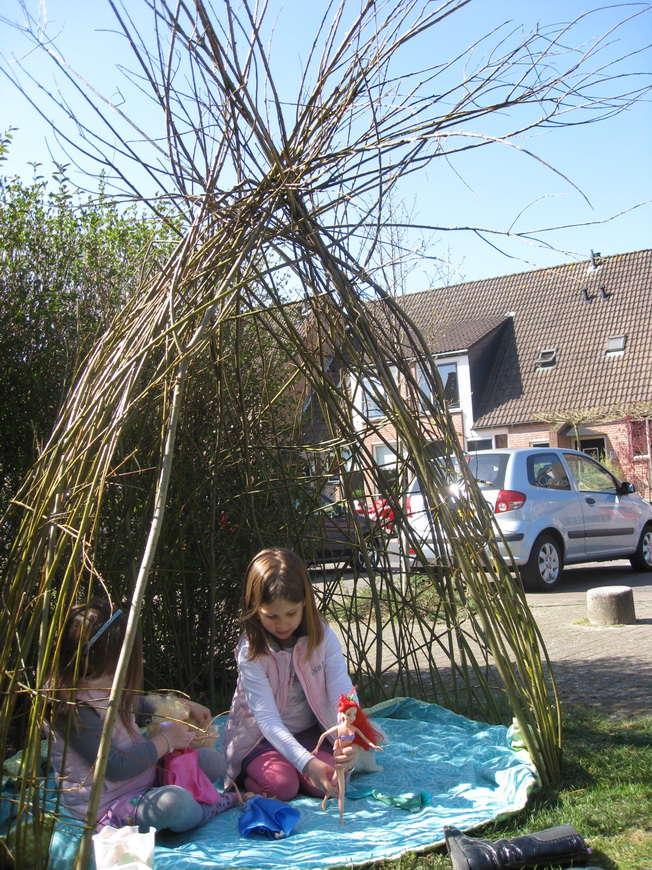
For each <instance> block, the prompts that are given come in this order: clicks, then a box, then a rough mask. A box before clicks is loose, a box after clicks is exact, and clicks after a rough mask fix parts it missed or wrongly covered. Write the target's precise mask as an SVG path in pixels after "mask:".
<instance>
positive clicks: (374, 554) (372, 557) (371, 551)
mask: <svg viewBox="0 0 652 870" xmlns="http://www.w3.org/2000/svg"><path fill="white" fill-rule="evenodd" d="M378 547H379V543H378V541H376V540H371V541H368V542H367V553H368V555H369V563H370V564H371V567H372V568H374V569H375V568H377V567H378V563H379V562H380V552H379V549H378ZM351 562H352V564H353V567H354V568H356V569H357V570H358V571H366V570H367V563H366V562H365V558H364V553H363V552H362V550H356V551H355V553H354V554H353V558H352V559H351Z"/></svg>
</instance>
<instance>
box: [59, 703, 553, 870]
mask: <svg viewBox="0 0 652 870" xmlns="http://www.w3.org/2000/svg"><path fill="white" fill-rule="evenodd" d="M366 712H367V714H368V715H370V716H371V717H372V718H373V719H374V721H375V722H376V723H377V724H378V725H380V726H381V727H382V729H383V731H384V732H385V734H386V735H387V737H388V739H389V743H388V745H386V746H385V751H384V752H383V753H382V754H380V753H379V754H378V755H377V762H378V764H379V765H380V766H381V767H382V771H381V772H379V773H371V774H365V775H362V774H355V773H354V774H353V775H352V776H351V777H350V779H349V782H348V784H347V797H346V800H345V807H344V825H343V826H342V825H340V823H339V811H338V806H337V800H332V801H330V802H329V804H328V806H327V808H326V810H322V809H321V801H320V800H318V799H316V798H309V797H301V798H298V799H296V800H294V801H292V802H291V806H292V807H295V808H296V809H297V810H298V811H299V813H300V817H299V820H298V822H297V823H296V825H295V826H294V827H293V829H292V832H291V834H290V836H289V837H287V838H286V839H273V838H271V839H270V838H268V837H256V836H247V837H243V836H242V835H241V834H240V832H239V830H238V822H239V820H240V818H241V815H242V810H241V809H239V808H237V807H236V808H234V809H232V810H228V811H227V812H225V813H222V814H221V815H219V816H216V817H215V818H213V819H211V820H210V821H208V822H207V823H206V824H204V825H202V826H201V827H199V828H195V829H194V830H193V831H189V832H187V833H184V834H170V833H166V832H162V833H160V834H159V835H158V836H157V845H156V849H155V865H156V870H185V868H189V870H190V868H192V870H201V868H204V870H220V868H238V867H241V868H248V870H267V868H269V870H276V868H278V867H283V866H286V867H292V868H295V870H326V868H330V867H336V866H342V865H349V866H351V865H356V864H364V863H366V862H369V861H379V860H384V859H395V858H398V857H399V856H400V855H402V854H404V853H406V852H412V851H419V850H423V849H427V848H431V847H434V846H436V845H439V844H441V843H443V842H444V834H443V828H444V825H454V826H455V827H457V828H462V829H464V830H469V829H472V828H476V827H478V826H480V825H483V824H485V823H487V822H489V821H492V820H495V819H499V818H502V817H504V816H507V815H509V814H512V813H515V812H518V811H519V810H521V809H522V808H523V807H524V806H525V804H526V802H527V799H528V795H529V794H530V792H531V791H532V790H533V789H534V788H535V787H536V785H537V776H536V772H535V770H534V768H533V766H532V764H531V763H530V761H529V759H528V758H527V756H526V755H525V754H524V753H523V752H522V750H521V749H519V748H518V747H517V745H516V744H515V741H514V740H513V735H512V729H510V728H507V727H505V726H503V725H487V724H486V723H483V722H476V721H473V720H471V719H467V718H465V717H464V716H460V715H458V714H456V713H452V712H451V711H450V710H446V709H444V708H443V707H440V706H438V705H436V704H426V703H423V702H421V701H417V700H414V699H412V698H397V699H394V700H391V701H385V702H383V703H381V704H377V705H376V706H375V707H371V708H369V709H367V711H366ZM218 785H219V784H218ZM76 840H77V832H76V830H75V828H74V826H72V827H71V822H70V820H69V819H65V818H64V819H61V820H60V821H59V822H58V823H57V826H56V828H55V832H54V835H53V837H52V842H51V846H50V854H51V864H50V867H51V870H71V868H72V865H73V860H74V854H75V850H76Z"/></svg>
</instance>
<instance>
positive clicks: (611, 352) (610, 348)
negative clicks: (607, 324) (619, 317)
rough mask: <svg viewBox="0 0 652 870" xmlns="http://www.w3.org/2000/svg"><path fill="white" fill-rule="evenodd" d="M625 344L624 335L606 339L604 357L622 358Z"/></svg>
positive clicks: (625, 337)
mask: <svg viewBox="0 0 652 870" xmlns="http://www.w3.org/2000/svg"><path fill="white" fill-rule="evenodd" d="M626 343H627V336H626V335H611V336H610V337H609V338H608V339H607V347H606V349H605V352H604V355H605V356H622V355H623V353H624V351H625V344H626Z"/></svg>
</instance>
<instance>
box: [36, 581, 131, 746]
mask: <svg viewBox="0 0 652 870" xmlns="http://www.w3.org/2000/svg"><path fill="white" fill-rule="evenodd" d="M126 630H127V614H126V613H119V614H117V615H116V608H114V607H113V606H112V605H111V603H110V601H108V600H107V599H105V598H90V599H89V600H88V601H87V602H84V603H83V604H75V605H74V606H73V607H71V608H70V613H69V614H68V617H67V619H66V622H65V624H64V627H63V631H62V632H61V637H60V639H59V655H58V657H57V666H56V670H55V672H54V673H53V674H52V675H51V677H50V680H49V683H50V690H51V692H52V696H53V701H54V704H53V717H54V719H55V721H56V717H57V716H60V715H62V714H63V713H64V712H69V713H71V714H72V716H73V721H74V713H75V700H76V694H77V689H78V688H79V685H80V683H97V682H98V681H99V680H101V679H102V677H105V678H106V686H104V685H103V684H102V685H101V688H106V689H107V692H108V691H109V690H110V689H111V684H112V681H113V675H114V673H115V669H116V667H117V665H118V659H119V657H120V651H121V650H122V643H123V641H124V636H125V632H126ZM142 683H143V645H142V640H141V636H140V632H137V634H136V639H135V641H134V646H133V649H132V651H131V658H130V659H129V666H128V668H127V675H126V678H125V684H124V688H123V692H122V698H121V700H120V708H119V714H120V719H121V720H122V722H123V723H124V725H125V727H126V728H127V729H128V730H129V731H133V718H132V716H131V713H132V712H133V710H134V699H135V697H136V695H137V694H138V693H139V692H140V691H141V690H142Z"/></svg>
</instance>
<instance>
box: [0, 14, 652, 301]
mask: <svg viewBox="0 0 652 870" xmlns="http://www.w3.org/2000/svg"><path fill="white" fill-rule="evenodd" d="M22 2H24V3H25V6H26V8H27V9H28V10H29V11H30V12H31V13H32V14H33V15H34V16H38V14H39V8H41V10H43V9H45V10H47V19H48V28H47V33H48V34H49V35H50V36H52V37H54V39H55V42H56V44H57V46H58V47H59V48H60V49H61V51H62V52H63V53H64V55H65V57H66V59H67V61H68V62H69V63H70V65H71V66H72V67H73V68H74V69H76V70H77V71H79V72H80V73H81V74H82V75H84V76H85V77H86V78H87V79H88V80H89V81H90V82H91V83H92V84H94V85H96V86H97V88H98V89H99V90H100V91H102V92H103V93H105V94H106V95H114V96H115V97H116V99H117V98H118V97H117V95H118V94H120V93H126V92H125V85H124V79H123V77H122V75H121V73H120V72H119V70H118V69H117V68H116V65H117V64H127V65H130V64H131V57H130V55H129V54H128V53H126V52H125V50H124V47H123V44H122V43H123V40H121V39H119V38H118V37H117V36H116V34H115V32H114V31H115V30H116V25H115V23H114V19H113V16H112V13H111V11H110V9H109V7H108V4H107V3H105V2H104V0H92V2H89V0H86V2H84V0H40V2H39V0H22ZM22 2H21V0H4V2H3V5H2V12H1V13H0V15H1V16H3V17H4V19H5V21H4V22H0V54H1V55H2V59H1V60H0V63H1V64H2V66H3V67H5V68H7V69H10V68H11V66H12V57H20V58H21V59H22V60H23V63H24V65H25V67H26V68H27V69H28V70H29V71H30V72H32V74H33V75H34V76H35V78H36V79H37V80H38V81H39V82H41V83H43V84H46V85H47V86H49V87H52V86H53V82H55V76H54V71H53V68H52V67H51V66H50V65H46V64H44V63H43V62H42V59H41V58H40V57H39V53H38V52H30V51H29V47H28V43H27V42H26V41H25V40H24V39H22V38H21V35H20V33H19V32H18V31H17V30H15V29H13V28H11V27H10V26H9V24H8V23H7V22H8V21H21V20H22V10H21V6H22ZM271 6H272V8H273V15H272V16H271V19H273V20H274V37H273V42H272V60H273V62H274V64H275V69H276V71H277V73H276V75H277V80H278V81H279V82H280V84H281V87H286V88H287V93H288V94H291V93H293V92H294V91H293V88H294V87H295V85H296V82H297V80H298V71H299V69H300V68H301V64H302V62H303V61H304V59H305V56H306V54H307V50H308V48H307V47H308V44H309V37H310V35H311V34H312V33H313V31H314V26H315V22H316V21H317V19H318V17H319V16H321V14H323V12H324V11H325V10H326V3H324V2H322V0H313V2H312V3H306V2H305V0H287V2H284V3H283V2H280V0H271ZM646 6H647V4H645V3H629V4H620V5H619V6H618V7H615V8H614V7H605V8H601V7H600V5H599V4H597V3H590V2H586V3H585V2H580V0H564V2H561V0H559V2H557V0H548V2H546V3H545V4H544V3H535V2H523V0H473V2H472V3H471V4H469V6H468V7H466V8H465V9H463V10H461V11H460V12H458V13H456V14H454V15H453V16H451V17H450V19H449V20H448V22H447V23H446V25H445V26H443V27H440V28H439V29H437V30H435V31H434V32H433V34H431V35H430V36H429V37H428V40H426V41H425V42H424V43H422V44H421V45H417V46H416V47H415V49H414V53H413V54H411V55H410V56H409V58H408V59H406V60H404V63H406V64H407V65H406V67H405V69H406V70H408V71H411V70H410V69H409V64H410V63H414V64H416V65H418V66H426V65H428V64H429V63H432V62H434V61H435V60H436V59H439V57H440V56H441V57H444V56H449V55H451V54H452V53H454V52H457V51H462V50H463V49H464V48H466V47H467V46H468V45H470V44H471V43H472V42H473V41H474V39H476V38H477V37H479V36H481V35H483V34H485V33H488V32H489V31H490V30H492V29H493V28H496V27H499V26H503V27H504V29H503V30H502V31H501V32H505V33H506V32H509V31H511V30H513V29H515V28H521V27H522V28H523V29H524V30H525V31H528V32H529V31H530V30H531V29H532V28H533V27H535V26H536V25H537V23H539V26H540V27H545V26H547V25H550V24H554V23H558V22H563V21H570V20H572V19H573V18H575V17H577V16H579V15H581V14H583V13H589V14H587V15H586V17H585V18H584V20H583V21H582V23H581V24H580V25H579V26H578V28H577V30H576V34H575V35H574V37H573V45H577V44H578V43H579V42H580V41H581V42H586V44H587V45H588V44H589V43H590V40H592V39H593V38H594V37H595V36H597V35H599V34H602V33H604V32H605V31H607V30H608V29H609V28H611V27H612V26H613V25H614V24H615V23H616V22H618V21H619V20H623V19H624V18H626V17H627V16H628V15H631V14H632V13H634V12H637V11H640V10H642V9H644V8H646ZM128 8H129V9H130V10H132V9H138V8H139V7H138V5H137V4H136V3H131V4H129V7H128ZM271 19H270V20H271ZM506 22H511V23H509V24H506ZM112 31H113V32H112ZM650 43H652V8H651V7H649V6H647V12H646V13H645V14H643V15H639V16H638V17H637V18H636V19H635V20H634V21H632V22H631V23H630V24H628V25H626V26H624V27H623V28H622V29H619V30H617V31H615V32H614V33H613V35H612V36H611V37H610V38H609V40H607V42H606V43H605V47H604V49H603V51H602V54H601V55H600V57H602V58H603V59H604V60H609V59H611V58H613V57H615V56H623V55H626V54H628V53H629V52H632V51H637V52H638V54H637V56H636V57H635V58H633V59H632V60H630V61H629V62H627V63H626V64H625V66H624V71H625V72H635V71H641V70H643V71H648V72H649V71H651V70H652V51H651V50H650V48H649V46H650ZM649 81H650V78H648V82H649ZM56 82H57V84H58V83H60V82H62V78H61V74H60V73H58V74H57V76H56ZM35 93H37V94H38V92H37V91H35ZM38 99H39V101H41V102H42V105H43V106H44V107H47V103H46V102H45V100H42V98H41V97H38ZM0 106H1V107H2V108H1V110H0V116H1V122H0V132H1V131H2V130H6V129H8V128H9V127H17V128H18V129H17V130H16V132H15V133H14V141H13V144H12V147H11V152H10V159H9V160H8V161H6V162H5V163H4V164H3V165H2V168H1V169H0V171H2V172H3V173H4V174H19V175H20V176H21V177H23V178H24V179H25V180H29V179H30V178H31V176H32V168H31V167H30V166H29V163H30V162H32V161H36V162H39V163H41V164H43V170H42V171H43V172H44V173H45V174H47V173H48V172H49V169H50V167H51V166H52V162H51V161H52V157H54V158H55V159H57V160H59V161H61V162H67V158H66V157H65V156H64V155H63V153H62V152H61V150H60V148H59V146H58V144H57V141H56V138H55V137H54V136H53V135H52V132H51V130H49V128H48V125H47V123H46V122H45V121H44V120H43V119H40V118H39V117H38V115H37V114H36V112H34V110H33V109H32V108H31V107H30V106H29V105H28V104H27V102H26V101H25V99H24V97H22V96H21V94H20V93H19V92H18V91H17V90H16V89H15V88H14V87H13V86H12V85H11V84H10V83H9V82H8V81H7V79H6V78H5V77H2V78H0ZM586 117H587V118H588V116H586ZM497 120H498V121H500V119H497ZM73 135H74V134H73ZM518 144H519V145H520V147H522V148H527V149H528V150H530V151H532V152H534V153H536V155H537V156H538V157H539V158H541V160H544V161H546V162H547V163H549V164H551V165H552V166H554V167H555V169H556V170H558V172H559V173H561V175H557V174H555V173H553V172H552V171H550V170H549V169H546V168H545V167H544V166H543V165H541V164H540V163H537V162H536V161H534V160H532V159H530V158H527V157H526V156H524V155H523V154H522V153H519V152H518V151H517V150H516V149H514V148H507V147H495V146H492V147H491V148H486V149H480V150H476V151H474V152H471V153H467V154H465V155H459V156H458V157H456V158H455V159H454V160H453V161H451V162H450V164H449V163H446V162H444V161H439V160H437V161H435V163H434V164H432V165H431V167H430V168H429V169H428V171H427V172H426V173H423V174H420V175H419V176H418V178H417V177H414V178H412V179H410V180H409V181H407V182H406V183H405V184H404V185H403V187H402V188H401V194H402V196H403V197H404V201H405V205H406V209H407V210H408V212H409V213H410V214H411V216H412V219H413V220H414V221H415V222H417V223H419V224H424V225H425V224H427V225H432V226H435V227H441V228H445V227H449V228H458V227H486V228H489V229H494V230H497V231H498V232H503V231H507V230H509V229H510V227H514V228H515V229H517V230H520V231H530V230H542V229H544V228H546V227H561V228H563V229H558V230H555V231H549V232H539V233H538V235H539V238H540V239H541V243H539V244H531V243H530V244H528V243H525V242H523V241H519V240H505V239H502V238H501V237H492V236H487V238H488V239H489V241H490V243H487V242H486V241H483V240H482V239H481V238H480V237H479V236H478V234H477V233H474V232H469V231H467V232H464V231H453V230H452V229H446V230H445V229H440V230H437V231H434V232H433V233H430V234H427V237H428V240H429V248H428V252H429V254H430V255H431V256H432V257H433V258H434V259H433V260H424V261H423V264H420V265H419V266H417V267H416V268H415V269H414V271H413V272H411V273H410V275H409V276H408V278H407V285H408V286H407V287H406V289H408V290H416V289H425V287H427V286H430V285H432V284H437V283H441V281H442V276H443V279H445V280H446V281H451V282H452V281H453V280H459V279H460V278H463V279H466V280H474V279H479V278H484V277H490V276H493V275H501V274H510V273H513V272H519V271H525V270H526V269H530V268H541V267H547V266H552V265H556V264H559V263H564V262H568V261H569V260H575V259H588V257H589V252H590V251H591V250H593V251H595V252H600V253H602V254H603V255H609V254H616V253H620V252H623V251H631V250H638V249H641V248H648V247H650V246H652V204H651V201H652V159H651V158H650V155H651V154H652V109H651V103H650V101H649V100H648V101H646V102H641V103H640V104H638V105H636V106H634V107H632V108H630V109H628V110H627V111H625V112H623V113H621V114H619V115H617V116H615V117H613V118H611V119H609V120H606V121H601V122H599V123H595V124H579V125H575V126H573V127H572V128H568V129H556V130H550V131H546V132H534V133H531V134H528V135H527V136H526V137H524V138H523V139H522V140H520V141H519V143H518ZM50 152H51V153H52V156H51V154H50ZM562 175H563V176H566V178H567V179H568V180H569V181H570V182H572V184H571V183H569V181H566V180H565V179H564V178H563V177H561V176H562ZM86 184H87V185H88V182H86ZM573 185H575V187H574V186H573ZM91 186H92V185H91ZM576 188H579V190H578V189H576ZM580 191H581V192H580ZM616 215H619V217H614V216H616ZM610 218H613V220H609V219H610ZM583 223H586V224H588V225H587V226H575V225H577V224H583ZM548 246H550V248H549V247H548ZM496 247H498V248H501V249H502V252H501V251H499V250H496ZM439 262H441V263H442V264H443V265H442V268H441V269H440V270H438V269H437V264H438V263H439Z"/></svg>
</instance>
